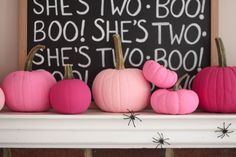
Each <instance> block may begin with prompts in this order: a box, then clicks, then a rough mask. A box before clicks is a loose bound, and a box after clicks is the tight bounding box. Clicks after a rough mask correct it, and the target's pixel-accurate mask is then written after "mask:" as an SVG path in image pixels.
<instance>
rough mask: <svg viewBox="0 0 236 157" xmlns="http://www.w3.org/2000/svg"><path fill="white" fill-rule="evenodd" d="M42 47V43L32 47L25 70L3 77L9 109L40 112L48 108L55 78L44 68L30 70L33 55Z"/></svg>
mask: <svg viewBox="0 0 236 157" xmlns="http://www.w3.org/2000/svg"><path fill="white" fill-rule="evenodd" d="M44 48H45V46H43V45H37V46H35V47H33V48H32V49H31V51H30V53H29V55H28V57H27V60H26V64H25V71H15V72H12V73H10V74H9V75H7V76H6V77H5V78H4V80H3V91H4V93H5V97H6V105H7V107H8V108H10V109H11V110H13V111H20V112H41V111H46V110H48V109H49V108H50V104H49V91H50V88H51V87H52V86H53V85H54V84H55V83H56V80H55V78H54V77H53V76H52V75H51V74H50V73H49V72H47V71H45V70H34V71H32V60H33V57H34V55H35V54H36V53H37V52H38V50H40V49H44Z"/></svg>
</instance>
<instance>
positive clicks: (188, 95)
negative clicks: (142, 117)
mask: <svg viewBox="0 0 236 157" xmlns="http://www.w3.org/2000/svg"><path fill="white" fill-rule="evenodd" d="M184 77H186V75H185V76H183V77H182V78H180V79H179V81H178V82H177V84H176V86H175V87H174V90H167V89H159V90H156V91H155V92H154V93H153V94H152V96H151V106H152V108H153V110H154V111H155V112H157V113H163V114H189V113H192V112H194V111H195V110H196V109H197V107H198V103H199V99H198V95H197V94H196V93H195V92H194V91H192V90H187V89H178V86H179V83H180V82H181V80H182V79H183V78H184Z"/></svg>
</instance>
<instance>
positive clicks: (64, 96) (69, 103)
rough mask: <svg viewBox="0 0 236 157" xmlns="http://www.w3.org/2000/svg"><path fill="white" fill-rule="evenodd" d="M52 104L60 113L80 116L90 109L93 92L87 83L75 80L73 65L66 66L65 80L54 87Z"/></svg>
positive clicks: (51, 96) (51, 94)
mask: <svg viewBox="0 0 236 157" xmlns="http://www.w3.org/2000/svg"><path fill="white" fill-rule="evenodd" d="M50 102H51V105H52V107H53V109H54V110H55V111H56V112H58V113H64V114H78V113H82V112H85V111H86V110H87V109H88V107H89V105H90V103H91V91H90V89H89V87H88V86H87V84H86V83H84V82H83V81H81V80H78V79H74V77H73V74H72V65H66V66H65V77H64V80H61V81H59V82H58V83H57V84H56V85H54V86H53V87H52V89H51V91H50Z"/></svg>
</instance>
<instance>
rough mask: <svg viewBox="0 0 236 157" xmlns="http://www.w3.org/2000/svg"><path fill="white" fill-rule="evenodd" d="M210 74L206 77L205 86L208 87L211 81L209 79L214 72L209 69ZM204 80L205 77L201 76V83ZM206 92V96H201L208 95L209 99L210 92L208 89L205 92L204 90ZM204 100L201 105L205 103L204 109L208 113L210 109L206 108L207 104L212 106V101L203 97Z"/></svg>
mask: <svg viewBox="0 0 236 157" xmlns="http://www.w3.org/2000/svg"><path fill="white" fill-rule="evenodd" d="M208 72H209V74H208V75H207V77H206V83H204V85H208V84H209V82H210V79H209V77H210V76H211V75H210V74H211V73H212V70H210V69H209V71H208ZM202 78H204V77H202V76H201V81H202ZM200 84H201V82H200ZM203 91H204V92H203V93H204V94H201V95H203V96H204V95H207V98H209V92H208V88H204V90H203ZM203 98H204V99H203V100H204V102H202V101H201V103H203V104H201V105H203V106H202V107H203V108H204V109H205V110H207V111H209V108H208V107H206V104H210V101H209V100H208V99H207V98H206V97H203ZM209 106H210V107H211V106H212V104H210V105H209Z"/></svg>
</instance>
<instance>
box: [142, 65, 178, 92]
mask: <svg viewBox="0 0 236 157" xmlns="http://www.w3.org/2000/svg"><path fill="white" fill-rule="evenodd" d="M143 75H144V77H145V78H146V79H147V80H148V81H150V82H152V83H153V84H155V85H156V86H157V87H160V88H170V87H172V86H173V85H174V84H175V83H176V81H177V79H178V76H177V74H176V72H174V71H171V70H169V69H166V68H165V67H164V66H162V65H160V64H159V63H157V62H155V61H153V60H148V61H146V62H145V63H144V66H143Z"/></svg>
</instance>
